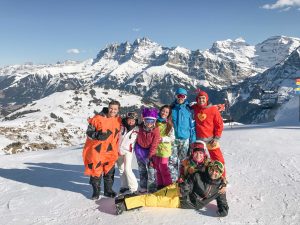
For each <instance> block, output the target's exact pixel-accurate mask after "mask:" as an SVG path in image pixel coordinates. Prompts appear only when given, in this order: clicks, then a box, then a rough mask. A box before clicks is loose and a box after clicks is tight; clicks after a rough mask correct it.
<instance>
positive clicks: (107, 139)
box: [82, 115, 121, 177]
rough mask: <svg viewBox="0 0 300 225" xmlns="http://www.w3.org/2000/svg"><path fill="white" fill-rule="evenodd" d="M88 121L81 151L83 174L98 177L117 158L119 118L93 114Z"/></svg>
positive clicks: (113, 163)
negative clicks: (85, 137)
mask: <svg viewBox="0 0 300 225" xmlns="http://www.w3.org/2000/svg"><path fill="white" fill-rule="evenodd" d="M88 122H89V128H88V131H87V136H88V137H87V139H86V142H85V145H84V148H83V152H82V158H83V162H84V166H85V171H84V174H85V175H89V176H92V177H100V176H101V175H102V174H103V173H104V174H107V173H108V172H109V171H110V169H112V168H113V167H114V166H115V162H116V160H117V159H118V148H119V143H118V142H119V132H120V129H121V118H120V117H105V116H103V115H95V116H94V117H93V118H90V119H89V120H88Z"/></svg>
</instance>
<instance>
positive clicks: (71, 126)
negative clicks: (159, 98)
mask: <svg viewBox="0 0 300 225" xmlns="http://www.w3.org/2000/svg"><path fill="white" fill-rule="evenodd" d="M91 91H94V92H95V95H94V96H92V95H91ZM108 93H109V94H108ZM112 99H115V100H118V101H120V102H121V103H122V107H129V106H136V107H141V106H142V97H140V96H136V95H132V94H129V93H127V92H124V91H119V90H116V89H114V90H112V89H103V88H99V87H95V88H92V89H91V88H86V90H77V91H73V90H68V91H63V92H56V93H54V94H52V95H49V96H47V97H45V98H42V99H39V100H37V101H34V102H33V103H32V104H30V105H27V106H25V107H23V108H21V109H19V110H17V111H15V112H13V113H12V114H10V115H9V117H11V116H14V115H16V114H20V113H22V112H29V111H31V113H26V114H23V115H22V116H20V117H17V118H16V119H13V120H2V121H1V123H0V134H1V132H3V134H4V135H5V136H6V137H5V139H3V141H2V142H1V143H0V151H2V150H3V149H4V148H5V147H6V146H7V145H8V144H10V143H12V142H21V143H22V144H23V143H24V142H31V143H49V144H53V145H55V146H60V147H66V146H73V145H78V144H80V143H81V142H82V139H83V138H84V136H85V131H86V121H87V119H88V117H91V116H93V115H94V111H97V112H99V111H101V110H102V108H103V107H105V106H107V104H108V102H110V101H111V100H112ZM95 100H96V101H95ZM55 117H56V118H55ZM59 117H61V118H62V119H61V120H59V119H58V118H59ZM3 138H4V137H3ZM0 140H2V136H1V139H0ZM22 150H23V151H26V148H25V146H24V147H22ZM28 150H31V149H28Z"/></svg>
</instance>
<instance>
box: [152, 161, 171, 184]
mask: <svg viewBox="0 0 300 225" xmlns="http://www.w3.org/2000/svg"><path fill="white" fill-rule="evenodd" d="M168 161H169V158H168V157H159V156H155V157H154V165H155V169H156V184H157V187H160V188H161V187H166V186H168V185H170V184H172V179H171V173H170V170H169V167H168Z"/></svg>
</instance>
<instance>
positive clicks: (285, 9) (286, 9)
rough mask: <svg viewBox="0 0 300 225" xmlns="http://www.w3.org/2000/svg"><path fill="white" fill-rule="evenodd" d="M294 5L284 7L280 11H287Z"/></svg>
mask: <svg viewBox="0 0 300 225" xmlns="http://www.w3.org/2000/svg"><path fill="white" fill-rule="evenodd" d="M291 8H292V7H287V8H284V9H281V10H280V12H287V11H289V10H290V9H291Z"/></svg>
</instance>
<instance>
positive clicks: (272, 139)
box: [0, 96, 300, 225]
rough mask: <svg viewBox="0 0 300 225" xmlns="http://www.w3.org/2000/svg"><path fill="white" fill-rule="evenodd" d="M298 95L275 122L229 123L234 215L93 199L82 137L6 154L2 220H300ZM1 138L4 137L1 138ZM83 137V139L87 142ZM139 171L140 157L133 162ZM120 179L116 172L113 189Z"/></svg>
mask: <svg viewBox="0 0 300 225" xmlns="http://www.w3.org/2000/svg"><path fill="white" fill-rule="evenodd" d="M297 101H298V96H295V97H294V98H292V99H291V101H290V102H289V103H287V104H286V105H285V107H283V108H282V109H281V111H280V113H279V115H278V117H277V120H276V122H273V123H267V124H260V125H247V126H245V125H237V124H235V125H233V126H232V128H231V127H230V126H226V128H225V130H224V132H223V137H222V139H221V146H222V151H223V153H224V157H225V160H226V168H227V174H228V180H229V186H228V191H227V195H228V196H227V198H228V202H229V207H230V210H229V215H228V216H227V217H225V218H217V217H215V211H216V203H215V202H212V203H210V204H209V205H208V206H207V207H206V208H204V209H202V210H201V211H200V212H197V211H195V210H184V209H164V208H146V207H144V208H141V209H139V210H135V211H129V212H124V213H123V214H122V215H120V216H116V215H114V205H113V199H110V198H104V197H103V198H101V199H100V200H97V201H92V200H90V199H89V197H90V195H91V187H90V185H88V180H89V179H88V177H85V176H84V175H83V169H84V168H83V165H82V159H81V151H82V145H79V146H74V147H71V148H67V149H57V150H51V151H38V152H26V153H20V154H16V155H0V214H1V217H0V224H7V225H27V224H28V225H29V224H49V225H56V224H57V225H60V224H72V225H73V224H74V225H76V224H78V225H79V224H80V225H82V224H85V225H89V224H90V225H94V224H103V225H106V224H122V225H127V224H130V225H132V224H145V225H147V224H151V225H153V224H173V225H176V224H180V225H184V224H200V223H201V224H222V225H227V224H228V225H232V224H261V225H263V224H275V225H277V224H278V225H281V224H294V225H297V224H299V222H300V193H299V189H300V170H299V165H300V152H299V146H300V139H299V131H300V123H299V121H298V118H297V116H296V115H298V114H297V113H298V108H297V106H298V105H297ZM1 140H2V139H1ZM83 141H84V139H83V140H82V142H83ZM133 167H134V172H135V173H136V174H137V164H136V161H134V163H133ZM119 187H120V177H119V175H118V172H117V173H116V177H115V184H114V189H115V190H116V191H117V190H118V189H119Z"/></svg>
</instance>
